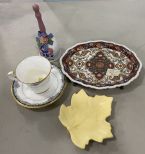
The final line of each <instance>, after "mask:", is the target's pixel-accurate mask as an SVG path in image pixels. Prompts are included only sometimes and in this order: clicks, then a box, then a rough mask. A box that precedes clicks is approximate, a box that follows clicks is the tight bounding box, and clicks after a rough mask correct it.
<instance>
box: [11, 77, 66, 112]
mask: <svg viewBox="0 0 145 154" xmlns="http://www.w3.org/2000/svg"><path fill="white" fill-rule="evenodd" d="M13 84H14V81H13V82H12V84H11V95H12V97H13V99H14V100H15V101H16V103H17V104H18V105H20V106H22V107H25V108H27V109H40V108H44V107H47V106H49V105H51V104H53V103H54V102H56V101H57V100H58V99H59V98H60V97H61V96H62V95H63V93H64V90H65V88H66V86H67V82H66V80H65V79H64V86H63V88H62V90H61V92H60V94H59V95H58V96H57V97H56V98H55V99H54V100H53V101H51V102H49V103H46V104H42V105H27V104H23V103H21V102H20V101H19V100H18V99H17V98H16V96H15V95H14V92H13Z"/></svg>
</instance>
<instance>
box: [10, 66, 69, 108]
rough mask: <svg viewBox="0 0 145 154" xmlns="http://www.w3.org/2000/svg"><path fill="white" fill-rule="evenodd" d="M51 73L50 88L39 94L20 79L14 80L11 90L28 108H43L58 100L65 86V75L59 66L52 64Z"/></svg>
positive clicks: (17, 100) (20, 102) (16, 98)
mask: <svg viewBox="0 0 145 154" xmlns="http://www.w3.org/2000/svg"><path fill="white" fill-rule="evenodd" d="M51 67H52V69H51V73H50V81H49V82H50V83H51V86H50V88H49V89H48V90H47V91H45V92H43V93H41V94H37V93H35V92H33V91H32V90H31V88H30V87H29V86H27V85H26V84H23V83H21V82H19V81H13V84H12V87H11V91H12V95H13V96H14V99H15V100H16V102H17V103H18V104H19V105H21V106H23V107H26V108H41V107H45V106H48V105H50V104H52V103H54V102H55V101H56V100H58V99H59V98H60V97H61V95H62V94H63V91H64V88H65V85H66V83H65V79H64V75H63V74H62V72H61V71H60V69H59V68H57V67H56V66H54V65H52V66H51Z"/></svg>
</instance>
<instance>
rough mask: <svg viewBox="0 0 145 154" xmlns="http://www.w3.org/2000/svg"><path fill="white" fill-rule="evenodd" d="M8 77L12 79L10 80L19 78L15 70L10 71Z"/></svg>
mask: <svg viewBox="0 0 145 154" xmlns="http://www.w3.org/2000/svg"><path fill="white" fill-rule="evenodd" d="M8 78H9V79H10V80H13V81H14V80H17V78H16V75H15V73H14V72H13V71H10V72H9V73H8Z"/></svg>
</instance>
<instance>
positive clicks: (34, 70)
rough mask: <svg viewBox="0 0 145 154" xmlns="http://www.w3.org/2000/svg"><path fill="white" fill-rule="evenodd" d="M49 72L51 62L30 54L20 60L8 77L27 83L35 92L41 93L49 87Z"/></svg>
mask: <svg viewBox="0 0 145 154" xmlns="http://www.w3.org/2000/svg"><path fill="white" fill-rule="evenodd" d="M50 72H51V64H50V62H49V61H48V60H47V59H46V58H44V57H42V56H31V57H28V58H26V59H24V60H23V61H21V62H20V63H19V64H18V65H17V67H16V70H15V71H11V72H9V73H8V77H9V78H10V79H11V80H18V81H19V82H22V83H24V84H27V85H28V86H29V87H30V88H31V89H32V90H33V91H34V92H35V93H43V92H45V91H46V90H48V89H49V88H50V82H49V75H50Z"/></svg>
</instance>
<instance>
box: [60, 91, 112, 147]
mask: <svg viewBox="0 0 145 154" xmlns="http://www.w3.org/2000/svg"><path fill="white" fill-rule="evenodd" d="M112 100H113V98H112V97H107V96H98V95H96V96H95V97H90V96H88V95H87V94H86V93H85V91H84V90H80V91H79V92H78V93H77V94H73V96H72V99H71V106H68V107H66V106H65V105H62V106H61V108H60V114H59V120H60V121H61V123H62V124H63V125H64V126H65V127H66V128H67V129H68V131H69V133H70V135H71V139H72V142H73V143H74V144H75V145H76V146H77V147H79V148H81V149H85V146H86V145H87V144H88V143H89V140H94V141H97V142H103V140H104V139H106V138H112V137H113V135H112V132H111V125H110V123H108V122H107V121H106V118H107V117H109V116H110V115H111V104H112Z"/></svg>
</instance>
